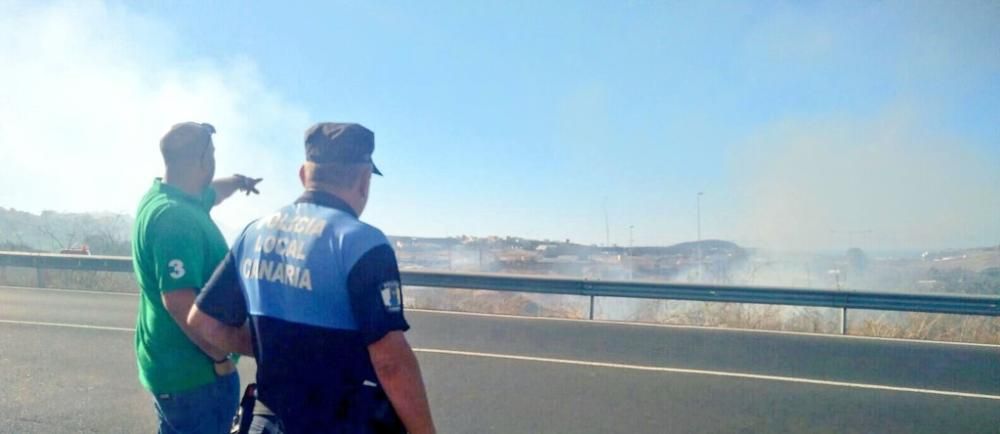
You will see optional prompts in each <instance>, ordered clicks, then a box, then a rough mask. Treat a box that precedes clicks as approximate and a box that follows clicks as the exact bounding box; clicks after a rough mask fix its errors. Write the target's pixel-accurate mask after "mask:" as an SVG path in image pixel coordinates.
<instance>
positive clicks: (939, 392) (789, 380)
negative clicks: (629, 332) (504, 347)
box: [413, 348, 1000, 401]
mask: <svg viewBox="0 0 1000 434" xmlns="http://www.w3.org/2000/svg"><path fill="white" fill-rule="evenodd" d="M413 351H416V352H418V353H428V354H444V355H450V356H466V357H483V358H489V359H503V360H517V361H522V362H540V363H554V364H560V365H575V366H587V367H595V368H613V369H628V370H634V371H647V372H665V373H671V374H689V375H707V376H714V377H729V378H742V379H749V380H765V381H779V382H784V383H800V384H814V385H820V386H833V387H847V388H854V389H870V390H881V391H890V392H908V393H922V394H926V395H939V396H949V397H959V398H976V399H992V400H998V401H1000V395H986V394H980V393H965V392H952V391H947V390H934V389H918V388H912V387H896V386H884V385H880V384H865V383H849V382H844V381H827V380H814V379H811V378H799V377H782V376H776V375H758V374H747V373H741V372H722V371H706V370H701V369H684V368H668V367H661V366H645V365H627V364H622V363H606V362H589V361H585V360H570V359H553V358H548V357H531V356H518V355H512V354H493V353H478V352H471V351H455V350H439V349H433V348H414V349H413Z"/></svg>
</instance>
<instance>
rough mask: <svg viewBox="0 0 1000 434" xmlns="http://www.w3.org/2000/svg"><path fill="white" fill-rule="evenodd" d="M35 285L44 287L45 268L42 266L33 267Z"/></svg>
mask: <svg viewBox="0 0 1000 434" xmlns="http://www.w3.org/2000/svg"><path fill="white" fill-rule="evenodd" d="M35 286H37V287H39V288H44V287H45V270H44V269H43V268H42V267H37V266H36V267H35Z"/></svg>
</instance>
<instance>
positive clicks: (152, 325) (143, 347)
mask: <svg viewBox="0 0 1000 434" xmlns="http://www.w3.org/2000/svg"><path fill="white" fill-rule="evenodd" d="M214 204H215V190H213V189H212V188H211V187H207V188H206V189H205V191H204V192H203V193H202V194H201V197H194V196H191V195H189V194H187V193H185V192H183V191H181V190H180V189H178V188H176V187H173V186H171V185H168V184H164V183H163V182H162V181H161V180H160V179H159V178H157V179H156V180H155V181H153V186H152V188H150V189H149V192H147V193H146V195H145V196H144V197H143V198H142V201H141V202H140V203H139V210H138V211H137V212H136V216H135V227H134V228H133V233H132V265H133V267H134V268H135V276H136V279H137V280H138V281H139V289H140V295H139V317H138V319H137V321H136V328H135V355H136V360H137V362H138V364H139V381H141V382H142V385H143V386H144V387H145V388H146V389H148V390H149V391H150V392H152V393H154V394H160V393H174V392H181V391H184V390H188V389H192V388H195V387H198V386H202V385H205V384H209V383H211V382H213V381H215V371H214V369H213V367H212V361H211V360H210V359H209V357H208V356H207V355H205V353H203V352H202V351H201V350H200V349H199V348H198V347H197V346H196V345H195V344H194V343H193V342H191V340H189V339H188V338H187V336H186V335H185V334H184V332H183V331H182V330H181V328H180V326H178V325H177V323H176V322H174V319H173V317H171V316H170V313H169V312H167V310H166V308H165V307H164V306H163V298H162V294H163V293H166V292H170V291H174V290H177V289H183V288H192V289H194V290H195V292H198V291H200V290H201V288H202V287H203V286H205V284H206V283H207V282H208V280H209V278H210V277H211V276H212V272H213V271H215V267H216V266H217V265H218V264H219V263H220V262H222V259H223V258H224V257H225V256H226V252H227V251H228V248H227V246H226V240H225V238H224V237H223V236H222V233H221V232H220V231H219V228H218V227H216V226H215V223H214V222H212V218H211V217H210V216H209V214H208V212H209V210H211V209H212V206H213V205H214Z"/></svg>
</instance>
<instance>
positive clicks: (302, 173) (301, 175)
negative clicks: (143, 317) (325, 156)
mask: <svg viewBox="0 0 1000 434" xmlns="http://www.w3.org/2000/svg"><path fill="white" fill-rule="evenodd" d="M299 181H301V182H302V186H303V187H305V186H306V165H305V164H303V165H301V166H299Z"/></svg>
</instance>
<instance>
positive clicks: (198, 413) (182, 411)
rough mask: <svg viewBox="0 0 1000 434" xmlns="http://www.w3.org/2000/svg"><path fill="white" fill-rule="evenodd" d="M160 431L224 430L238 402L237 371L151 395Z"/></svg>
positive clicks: (209, 433)
mask: <svg viewBox="0 0 1000 434" xmlns="http://www.w3.org/2000/svg"><path fill="white" fill-rule="evenodd" d="M153 405H154V406H155V407H156V414H157V415H158V416H159V418H160V431H159V433H160V434H228V433H229V428H230V427H231V426H232V424H233V416H236V409H237V407H239V405H240V376H239V374H238V373H236V372H233V373H232V374H229V375H226V376H223V377H218V378H216V379H215V382H214V383H211V384H206V385H204V386H199V387H196V388H194V389H191V390H185V391H183V392H178V393H165V394H159V395H154V396H153Z"/></svg>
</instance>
